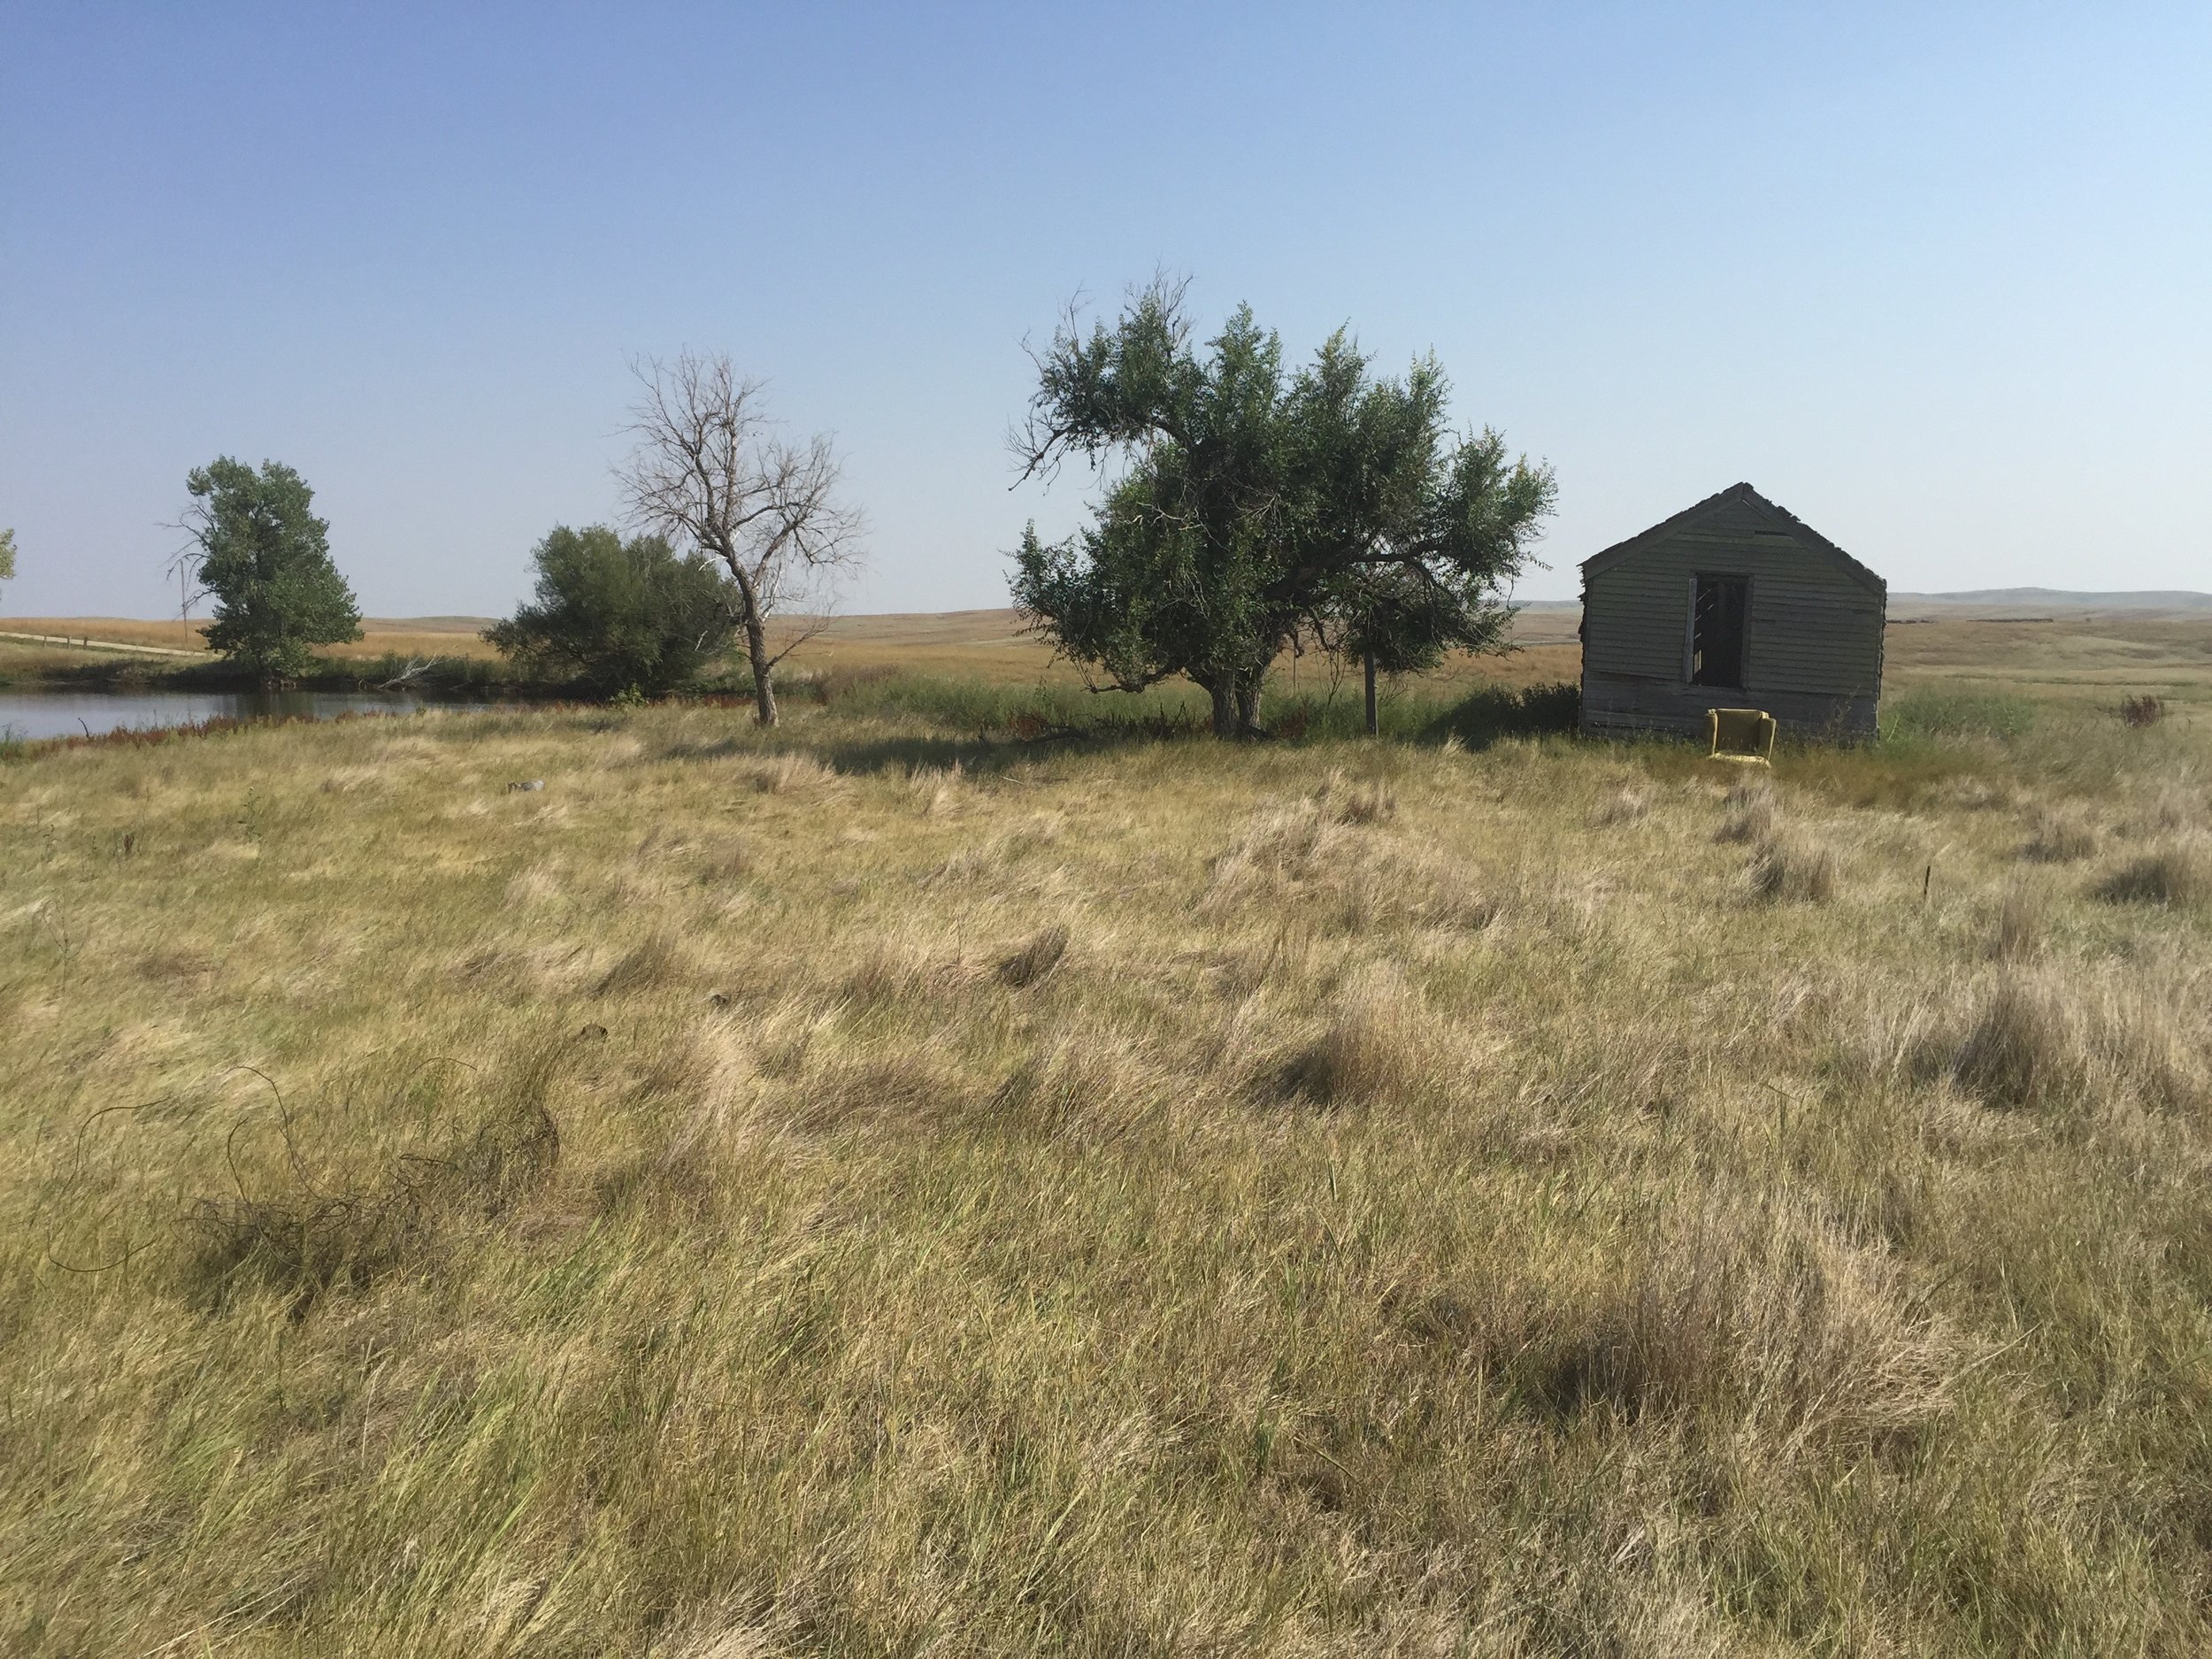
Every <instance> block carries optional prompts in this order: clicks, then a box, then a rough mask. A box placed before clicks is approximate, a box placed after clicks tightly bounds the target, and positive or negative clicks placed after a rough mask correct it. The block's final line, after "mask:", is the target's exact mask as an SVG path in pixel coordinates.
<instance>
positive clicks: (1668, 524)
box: [1582, 484, 1889, 597]
mask: <svg viewBox="0 0 2212 1659" xmlns="http://www.w3.org/2000/svg"><path fill="white" fill-rule="evenodd" d="M1739 504H1740V505H1743V506H1747V507H1749V508H1751V509H1752V510H1753V511H1755V512H1757V513H1758V514H1759V515H1760V516H1761V517H1763V518H1766V519H1767V520H1768V521H1769V522H1770V523H1771V524H1772V525H1773V526H1774V528H1775V529H1777V530H1778V531H1780V532H1781V533H1782V534H1785V535H1787V536H1789V537H1790V538H1791V539H1792V540H1793V541H1796V542H1797V543H1798V544H1799V545H1800V546H1801V547H1803V548H1804V549H1806V550H1807V551H1809V552H1812V553H1818V554H1821V555H1823V556H1824V557H1827V558H1829V559H1832V560H1833V561H1834V562H1835V564H1836V565H1838V566H1839V567H1840V568H1841V569H1842V570H1843V571H1844V572H1845V573H1846V574H1847V575H1848V576H1849V577H1850V578H1851V580H1854V581H1855V582H1857V583H1858V584H1859V585H1860V586H1862V587H1863V588H1867V589H1869V590H1870V592H1873V593H1876V594H1879V595H1883V596H1885V597H1886V596H1887V595H1888V593H1889V584H1888V583H1887V582H1886V581H1884V580H1882V579H1881V578H1880V577H1879V576H1877V575H1876V574H1875V573H1874V572H1872V571H1870V570H1869V569H1867V567H1866V566H1865V565H1862V564H1860V563H1859V561H1858V560H1856V559H1855V558H1853V557H1851V556H1850V555H1849V554H1848V553H1847V552H1845V551H1844V550H1843V549H1841V548H1839V547H1838V546H1837V545H1836V544H1835V543H1834V542H1833V541H1830V540H1829V539H1828V538H1827V537H1826V536H1824V535H1823V534H1820V532H1819V531H1817V530H1816V529H1814V528H1813V527H1812V526H1810V525H1809V524H1807V523H1806V522H1805V521H1804V520H1803V519H1802V518H1799V517H1798V516H1797V515H1796V514H1795V513H1793V512H1791V511H1788V510H1787V509H1786V508H1783V507H1778V506H1776V505H1775V504H1774V503H1772V502H1770V501H1769V500H1768V499H1767V498H1766V497H1765V496H1764V495H1761V494H1760V493H1759V492H1758V491H1757V490H1755V489H1754V488H1751V486H1750V485H1748V484H1731V485H1730V486H1729V487H1728V488H1726V489H1724V490H1722V491H1721V492H1720V494H1718V495H1708V496H1707V497H1706V498H1705V499H1704V500H1703V501H1701V502H1700V503H1697V505H1696V506H1694V507H1687V508H1685V509H1684V510H1683V511H1680V512H1678V513H1677V514H1675V515H1674V517H1673V518H1669V519H1666V520H1664V521H1663V522H1662V523H1659V524H1655V525H1654V526H1651V528H1650V529H1648V530H1647V531H1645V532H1644V533H1643V534H1641V535H1632V536H1631V537H1629V538H1628V540H1627V541H1616V542H1615V543H1614V544H1613V545H1612V546H1611V547H1609V548H1607V549H1605V550H1604V551H1603V552H1601V553H1593V554H1592V555H1591V556H1590V557H1588V558H1586V559H1585V560H1583V561H1582V578H1583V580H1585V581H1588V580H1589V579H1590V578H1591V577H1593V576H1594V575H1596V574H1597V573H1598V572H1600V571H1604V570H1610V569H1611V568H1612V567H1613V566H1614V565H1617V564H1619V563H1620V562H1621V561H1622V560H1623V559H1624V558H1631V557H1634V556H1635V555H1636V554H1638V553H1640V552H1642V551H1643V550H1644V549H1646V548H1647V547H1650V546H1652V545H1653V544H1655V543H1656V542H1660V541H1665V540H1666V539H1667V538H1668V537H1669V536H1671V535H1673V534H1676V533H1677V532H1678V531H1681V530H1688V529H1691V528H1694V526H1696V525H1697V524H1698V523H1699V521H1700V520H1701V519H1705V518H1710V517H1712V515H1713V514H1715V513H1717V512H1718V511H1721V509H1723V508H1724V507H1732V506H1736V505H1739Z"/></svg>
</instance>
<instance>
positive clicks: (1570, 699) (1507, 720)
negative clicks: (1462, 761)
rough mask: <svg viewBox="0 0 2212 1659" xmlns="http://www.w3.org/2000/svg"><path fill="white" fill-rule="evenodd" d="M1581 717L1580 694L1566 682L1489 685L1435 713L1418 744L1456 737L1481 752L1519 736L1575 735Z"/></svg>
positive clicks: (1465, 746)
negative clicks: (1522, 685)
mask: <svg viewBox="0 0 2212 1659" xmlns="http://www.w3.org/2000/svg"><path fill="white" fill-rule="evenodd" d="M1581 715H1582V691H1581V688H1580V687H1578V686H1575V685H1572V684H1571V683H1568V682H1566V681H1561V682H1559V683H1557V684H1554V685H1548V686H1525V687H1520V688H1518V689H1517V690H1509V689H1508V688H1506V687H1502V686H1485V687H1483V688H1482V689H1480V690H1479V691H1476V692H1474V693H1471V695H1467V696H1464V697H1462V698H1461V699H1460V700H1459V701H1458V702H1457V703H1453V704H1452V705H1451V706H1450V707H1448V708H1446V709H1443V710H1439V711H1437V712H1436V713H1435V714H1434V715H1433V716H1432V718H1430V719H1429V720H1427V721H1426V722H1425V724H1423V725H1422V726H1420V728H1419V729H1418V730H1417V732H1416V733H1414V741H1416V742H1418V743H1445V742H1448V741H1451V740H1452V739H1454V738H1457V739H1458V740H1459V742H1460V746H1461V747H1462V748H1463V749H1488V748H1490V747H1491V746H1492V745H1493V744H1495V743H1500V742H1503V741H1505V740H1507V739H1508V738H1516V737H1571V736H1573V735H1574V733H1575V730H1576V727H1577V726H1578V724H1579V722H1580V719H1581Z"/></svg>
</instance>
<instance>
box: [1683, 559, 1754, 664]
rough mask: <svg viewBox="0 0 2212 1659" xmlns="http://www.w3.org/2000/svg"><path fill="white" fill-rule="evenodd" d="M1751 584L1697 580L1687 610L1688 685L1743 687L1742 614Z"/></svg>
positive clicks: (1730, 578) (1721, 579) (1714, 578)
mask: <svg viewBox="0 0 2212 1659" xmlns="http://www.w3.org/2000/svg"><path fill="white" fill-rule="evenodd" d="M1750 588H1751V583H1750V582H1749V580H1747V579H1746V578H1744V577H1741V576H1701V577H1699V578H1698V579H1697V592H1696V596H1695V598H1694V600H1693V601H1692V602H1691V606H1690V683H1691V684H1692V685H1693V686H1721V687H1726V688H1727V689H1729V690H1731V691H1737V690H1740V689H1742V687H1743V633H1744V612H1745V611H1747V610H1748V609H1749V608H1750V607H1749V606H1748V604H1747V603H1746V601H1747V599H1748V597H1749V596H1750Z"/></svg>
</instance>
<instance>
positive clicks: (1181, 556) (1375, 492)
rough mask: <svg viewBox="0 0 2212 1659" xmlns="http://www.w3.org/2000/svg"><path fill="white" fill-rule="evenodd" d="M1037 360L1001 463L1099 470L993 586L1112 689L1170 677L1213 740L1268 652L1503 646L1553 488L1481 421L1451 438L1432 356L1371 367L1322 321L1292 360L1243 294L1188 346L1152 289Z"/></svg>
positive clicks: (1248, 722) (1254, 685) (1253, 685)
mask: <svg viewBox="0 0 2212 1659" xmlns="http://www.w3.org/2000/svg"><path fill="white" fill-rule="evenodd" d="M1036 361H1037V366H1038V381H1039V383H1038V389H1037V392H1036V395H1035V396H1034V397H1033V399H1032V401H1031V404H1030V410H1029V415H1028V419H1027V421H1026V423H1025V426H1023V427H1022V428H1021V429H1020V430H1019V431H1018V433H1017V434H1016V437H1015V449H1016V452H1017V455H1018V457H1019V459H1020V461H1021V463H1022V468H1023V476H1024V477H1025V478H1028V477H1035V476H1050V475H1052V474H1053V473H1054V472H1056V470H1057V468H1058V467H1059V466H1060V465H1062V463H1063V462H1064V460H1065V459H1066V458H1067V457H1070V456H1076V457H1080V458H1082V459H1083V460H1084V461H1086V462H1087V463H1088V464H1089V465H1091V467H1092V468H1093V469H1094V473H1096V474H1097V475H1098V476H1101V477H1102V478H1107V479H1109V480H1110V482H1109V484H1108V487H1107V489H1106V493H1105V497H1104V499H1103V500H1102V502H1101V503H1099V504H1098V505H1097V506H1096V507H1095V508H1094V510H1093V513H1092V522H1091V524H1090V525H1089V526H1087V527H1086V528H1085V529H1083V530H1082V531H1080V532H1079V533H1078V534H1076V535H1074V536H1071V537H1070V538H1069V539H1068V540H1066V541H1061V542H1057V543H1046V542H1044V541H1041V540H1040V539H1039V538H1038V536H1037V534H1036V530H1035V527H1034V526H1031V527H1030V528H1029V529H1028V530H1026V531H1025V533H1024V534H1023V538H1022V544H1021V547H1020V549H1019V550H1018V552H1017V553H1016V555H1015V575H1014V582H1013V587H1014V595H1015V600H1016V603H1018V604H1019V605H1020V606H1021V607H1022V609H1023V610H1025V611H1027V612H1028V613H1029V614H1030V616H1031V617H1032V618H1033V619H1034V620H1035V622H1036V623H1037V625H1038V626H1040V627H1041V629H1042V631H1043V632H1045V633H1046V634H1048V635H1049V636H1050V637H1051V638H1052V639H1053V640H1054V641H1056V643H1057V644H1058V645H1059V647H1060V648H1061V649H1063V650H1064V651H1065V652H1066V653H1067V654H1068V655H1069V656H1071V657H1074V658H1076V659H1077V660H1078V661H1080V662H1084V663H1087V664H1091V665H1092V666H1094V668H1096V669H1098V670H1100V671H1102V672H1103V674H1104V676H1105V678H1106V679H1107V680H1109V681H1110V682H1111V683H1112V684H1113V685H1115V686H1118V687H1120V688H1122V689H1124V690H1129V691H1134V690H1139V689H1141V688H1142V687H1146V686H1149V685H1155V684H1157V683H1158V682H1159V681H1161V680H1166V679H1169V678H1171V677H1172V676H1174V675H1178V674H1180V675H1183V676H1185V677H1187V678H1188V679H1190V680H1194V682H1196V683H1197V684H1198V685H1200V686H1201V687H1204V688H1205V690H1206V691H1207V693H1208V694H1209V695H1210V697H1211V699H1212V702H1213V720H1214V729H1215V731H1216V732H1217V733H1218V734H1220V735H1222V736H1225V737H1226V736H1233V735H1240V734H1248V733H1255V732H1256V731H1257V730H1258V729H1259V713H1260V695H1261V689H1262V684H1263V680H1264V679H1265V677H1266V674H1267V671H1268V668H1269V666H1270V664H1272V663H1273V662H1274V661H1275V659H1276V658H1277V657H1279V655H1280V654H1281V653H1282V652H1283V651H1284V650H1286V649H1293V648H1296V647H1298V646H1300V645H1302V643H1303V642H1305V641H1314V642H1316V643H1318V644H1319V645H1320V646H1321V647H1322V648H1323V649H1327V650H1330V651H1332V652H1337V653H1341V654H1344V655H1348V656H1355V657H1356V656H1359V655H1362V654H1363V653H1365V652H1369V651H1372V652H1374V653H1375V654H1376V656H1377V657H1378V660H1379V664H1380V665H1382V666H1385V667H1386V668H1387V669H1388V670H1390V671H1392V672H1405V671H1409V670H1413V669H1419V668H1425V667H1430V666H1433V665H1434V664H1436V663H1437V662H1438V661H1439V660H1440V658H1441V657H1442V656H1443V655H1444V653H1445V652H1447V651H1449V650H1455V649H1459V650H1487V649H1497V648H1498V647H1500V646H1501V645H1502V641H1503V639H1504V634H1505V629H1506V626H1507V624H1508V622H1509V620H1510V618H1511V615H1512V611H1511V607H1510V606H1509V603H1507V595H1508V594H1509V592H1510V588H1511V584H1512V581H1513V580H1514V578H1515V577H1516V576H1517V574H1518V573H1519V572H1521V571H1522V570H1523V569H1524V568H1525V567H1526V566H1527V565H1530V564H1532V563H1533V562H1534V546H1535V541H1536V539H1537V536H1538V534H1539V532H1540V526H1541V524H1542V521H1543V519H1544V518H1546V517H1547V516H1548V514H1549V513H1550V511H1551V508H1552V504H1553V502H1554V499H1555V493H1556V491H1555V484H1554V481H1553V478H1552V473H1551V471H1550V469H1549V468H1548V467H1545V466H1541V465H1530V464H1529V462H1528V461H1527V460H1526V458H1525V457H1522V458H1518V459H1515V460H1512V461H1510V462H1509V461H1508V459H1507V456H1506V449H1505V443H1504V440H1503V439H1502V438H1501V437H1500V436H1499V435H1498V434H1496V433H1494V432H1487V431H1486V432H1484V433H1482V434H1479V435H1468V436H1459V435H1455V434H1453V433H1452V432H1451V431H1450V430H1449V428H1448V426H1447V424H1446V414H1447V405H1448V400H1449V391H1450V387H1449V383H1448V380H1446V379H1445V376H1444V373H1443V371H1442V369H1441V368H1440V366H1439V365H1437V364H1436V362H1435V360H1434V359H1433V358H1424V359H1422V360H1420V361H1418V362H1417V363H1415V364H1414V365H1413V366H1412V368H1411V369H1410V370H1409V373H1407V375H1406V376H1405V378H1404V379H1402V380H1394V379H1388V378H1383V377H1379V376H1377V375H1376V374H1375V373H1373V370H1372V361H1371V358H1369V357H1366V356H1365V355H1364V354H1363V353H1362V352H1361V351H1360V350H1359V349H1358V347H1357V346H1356V344H1355V343H1354V342H1353V341H1352V340H1351V338H1350V336H1349V335H1348V334H1347V333H1346V332H1344V331H1341V330H1340V331H1339V332H1338V333H1337V334H1334V335H1333V336H1331V338H1330V339H1329V340H1328V341H1327V342H1325V343H1324V344H1323V346H1322V347H1321V349H1320V350H1319V351H1318V352H1317V353H1316V354H1315V357H1314V359H1313V361H1312V362H1311V363H1310V365H1306V366H1304V367H1302V368H1300V369H1298V370H1297V371H1296V372H1294V373H1292V372H1289V371H1287V370H1286V367H1285V365H1284V362H1283V352H1282V346H1281V342H1280V341H1279V338H1278V337H1277V336H1276V335H1275V334H1273V333H1271V332H1265V331H1263V330H1262V329H1261V328H1260V327H1259V326H1258V324H1257V323H1256V322H1255V321H1254V319H1253V317H1252V312H1251V310H1250V308H1249V307H1240V308H1239V309H1238V310H1237V311H1235V312H1233V314H1232V315H1231V317H1230V319H1229V320H1228V322H1227V324H1226V325H1225V326H1224V327H1223V329H1222V331H1221V332H1220V334H1217V335H1216V336H1215V337H1214V338H1213V339H1212V340H1210V341H1209V342H1206V343H1205V346H1204V349H1203V351H1201V350H1200V349H1198V348H1197V347H1196V346H1194V343H1193V341H1192V331H1191V326H1190V324H1189V321H1188V319H1187V315H1186V313H1185V311H1184V304H1183V288H1182V287H1181V285H1179V284H1176V283H1170V282H1165V281H1157V282H1155V283H1154V284H1152V286H1151V287H1149V288H1146V289H1144V290H1143V291H1142V292H1141V293H1139V294H1138V295H1136V296H1133V299H1132V300H1131V302H1130V303H1129V304H1128V305H1127V306H1126V307H1125V310H1124V311H1123V312H1122V314H1121V316H1120V318H1119V319H1118V320H1117V321H1116V323H1115V324H1114V325H1113V326H1106V325H1104V324H1099V325H1096V326H1094V327H1093V328H1092V330H1091V332H1090V333H1089V334H1088V335H1085V334H1082V333H1081V332H1080V331H1079V329H1078V327H1077V326H1076V325H1075V322H1074V319H1073V318H1072V316H1071V317H1070V319H1068V321H1067V322H1065V323H1064V325H1063V326H1062V327H1061V328H1060V329H1059V331H1058V332H1057V333H1056V335H1055V336H1054V339H1053V342H1052V345H1051V347H1050V349H1048V350H1047V351H1045V352H1043V353H1042V354H1041V355H1040V356H1038V357H1037V359H1036Z"/></svg>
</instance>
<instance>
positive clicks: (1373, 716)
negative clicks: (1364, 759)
mask: <svg viewBox="0 0 2212 1659" xmlns="http://www.w3.org/2000/svg"><path fill="white" fill-rule="evenodd" d="M1363 662H1364V664H1365V665H1366V669H1367V735H1368V736H1370V737H1379V736H1380V735H1381V734H1382V722H1381V720H1380V718H1379V711H1378V710H1377V709H1376V707H1375V653H1374V652H1372V651H1369V652H1367V653H1366V655H1365V657H1363Z"/></svg>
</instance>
